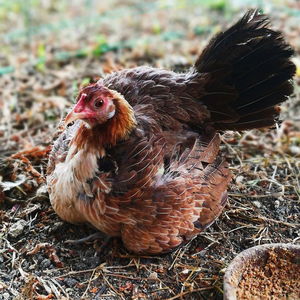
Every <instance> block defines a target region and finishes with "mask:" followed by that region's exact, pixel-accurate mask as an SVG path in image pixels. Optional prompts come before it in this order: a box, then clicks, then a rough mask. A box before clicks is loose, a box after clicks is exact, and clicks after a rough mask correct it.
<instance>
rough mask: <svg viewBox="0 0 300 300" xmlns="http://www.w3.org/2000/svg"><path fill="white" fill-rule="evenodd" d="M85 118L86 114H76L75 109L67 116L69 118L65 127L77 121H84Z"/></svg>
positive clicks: (66, 119)
mask: <svg viewBox="0 0 300 300" xmlns="http://www.w3.org/2000/svg"><path fill="white" fill-rule="evenodd" d="M84 116H85V114H84V113H76V112H74V109H73V110H71V111H70V112H69V113H68V114H67V116H66V118H65V125H66V126H67V125H69V124H70V123H72V122H74V121H76V120H79V119H82V118H84Z"/></svg>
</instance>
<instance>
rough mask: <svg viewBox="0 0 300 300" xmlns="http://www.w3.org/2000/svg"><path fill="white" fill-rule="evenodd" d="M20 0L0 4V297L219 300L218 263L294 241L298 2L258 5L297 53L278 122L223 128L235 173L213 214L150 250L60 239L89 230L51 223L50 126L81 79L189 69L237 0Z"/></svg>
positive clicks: (233, 16) (238, 11) (299, 169)
mask: <svg viewBox="0 0 300 300" xmlns="http://www.w3.org/2000/svg"><path fill="white" fill-rule="evenodd" d="M31 2H32V3H31V5H27V6H26V4H24V1H16V0H15V1H11V2H9V1H7V2H2V3H0V20H1V22H0V23H1V26H0V32H1V33H2V35H3V38H2V40H1V42H0V43H1V49H2V51H1V55H0V62H1V67H0V74H1V76H0V145H1V147H0V224H1V226H0V300H9V299H24V300H27V299H39V300H42V299H169V300H171V299H222V290H223V287H222V280H223V274H224V271H225V270H226V267H227V265H228V264H229V262H230V261H231V260H232V259H233V258H234V257H235V255H237V254H238V253H239V252H241V251H242V250H244V249H246V248H249V247H252V246H254V245H259V244H264V243H270V242H272V243H274V242H284V243H298V244H299V243H300V183H299V180H300V179H299V177H300V175H299V174H300V159H299V158H300V38H299V36H300V28H299V22H300V6H299V3H298V2H297V1H286V2H283V1H276V4H274V3H273V2H269V1H266V2H264V3H262V2H261V1H257V5H260V6H261V7H262V8H263V10H264V11H265V12H266V13H269V14H270V16H271V19H272V23H273V25H274V27H275V28H278V29H280V30H282V31H283V32H284V35H285V36H286V39H287V40H288V41H289V42H290V43H291V45H292V46H293V47H294V49H295V51H296V56H295V58H294V59H295V63H296V64H297V66H298V68H297V76H296V77H295V94H294V95H293V96H292V97H291V99H290V100H289V101H288V102H287V103H285V104H284V106H283V110H282V119H283V120H284V121H283V122H282V123H281V124H278V126H277V127H276V128H275V129H272V130H261V131H258V130H253V131H249V132H244V133H233V132H226V133H224V134H223V136H222V139H223V146H222V150H223V153H226V156H227V158H228V162H229V164H230V167H231V170H232V171H233V173H234V175H235V177H234V179H233V180H232V183H231V185H230V190H229V201H228V204H227V205H226V208H225V210H224V212H223V213H222V215H221V216H220V218H219V219H218V220H217V221H216V222H215V223H214V224H213V225H212V226H211V227H210V228H209V229H208V230H207V231H206V232H204V233H202V234H200V235H199V236H198V237H197V238H195V239H194V240H193V241H191V242H190V243H189V244H188V245H186V246H184V247H183V248H180V249H178V250H176V251H175V252H173V253H170V254H166V255H161V256H154V257H138V256H135V255H132V254H131V253H128V252H127V251H126V249H125V248H124V247H123V245H122V243H121V242H120V240H118V239H112V240H111V241H110V243H109V244H108V245H107V246H106V247H105V249H101V251H100V248H101V245H102V241H101V240H99V241H96V242H89V243H85V244H82V245H78V246H73V245H69V244H67V243H66V241H67V240H69V239H78V238H82V237H85V236H87V235H88V234H91V233H93V232H94V231H93V229H90V228H89V227H88V226H75V225H71V224H67V223H65V222H63V221H61V220H60V219H59V217H58V216H57V215H56V214H55V213H54V211H53V209H52V208H51V206H50V203H49V198H48V195H47V192H46V186H45V169H46V165H47V154H48V153H49V150H50V147H51V144H52V142H53V138H54V136H55V131H56V128H57V126H58V124H59V122H60V121H61V120H62V118H63V117H64V116H65V114H66V111H67V110H68V109H69V108H70V107H71V106H72V104H73V103H74V99H75V96H76V92H77V90H78V88H79V86H80V85H82V84H85V83H87V82H90V81H93V80H96V79H97V78H99V77H101V76H104V75H105V74H106V73H109V72H112V71H114V70H117V69H121V68H125V67H132V66H137V65H143V64H147V65H152V66H158V67H164V68H169V69H173V70H177V71H182V70H185V69H187V68H189V67H190V66H191V65H192V63H193V62H194V61H195V58H196V57H197V55H198V54H199V53H200V52H201V49H203V47H204V45H205V44H206V43H207V40H208V38H210V37H211V36H212V35H213V34H214V33H216V32H218V31H220V30H221V29H222V28H224V27H225V26H226V25H228V24H231V23H232V21H233V20H237V19H238V18H239V17H240V16H241V15H242V14H243V13H244V12H245V11H246V8H247V7H248V6H247V5H246V4H245V5H243V4H239V2H242V3H246V1H220V0H218V1H213V0H210V1H208V0H207V1H202V2H201V5H200V1H197V0H193V1H190V2H188V1H180V0H177V1H175V0H174V1H162V0H161V1H153V2H152V1H149V2H146V3H144V4H141V2H140V1H134V0H127V1H121V0H119V1H118V0H114V1H107V2H106V1H105V2H106V3H105V4H103V3H102V4H101V2H100V1H99V2H97V3H96V1H92V0H90V1H83V0H77V1H74V3H73V4H70V3H69V2H68V1H41V2H39V1H31ZM103 2H104V1H103ZM22 3H23V4H22ZM108 3H109V4H108ZM251 3H252V7H253V6H254V3H255V2H253V1H252V2H251Z"/></svg>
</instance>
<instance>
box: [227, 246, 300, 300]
mask: <svg viewBox="0 0 300 300" xmlns="http://www.w3.org/2000/svg"><path fill="white" fill-rule="evenodd" d="M274 249H285V250H291V251H292V252H293V253H297V254H299V256H300V244H292V243H271V244H262V245H258V246H254V247H251V248H248V249H246V250H244V251H242V252H240V253H239V254H238V255H237V256H236V257H235V258H234V259H233V260H232V261H231V262H230V263H229V265H228V267H227V268H226V271H225V275H224V280H223V291H224V294H223V299H224V300H237V297H236V292H237V287H238V284H239V281H238V277H237V276H236V273H241V271H242V268H243V265H245V262H246V261H248V260H249V259H251V258H252V257H257V258H260V257H262V255H263V254H264V253H266V251H268V250H274ZM233 277H235V278H233Z"/></svg>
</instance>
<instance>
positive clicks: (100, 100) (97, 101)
mask: <svg viewBox="0 0 300 300" xmlns="http://www.w3.org/2000/svg"><path fill="white" fill-rule="evenodd" d="M103 104H104V102H103V100H102V99H99V100H96V101H95V102H94V107H95V108H100V107H101V106H103Z"/></svg>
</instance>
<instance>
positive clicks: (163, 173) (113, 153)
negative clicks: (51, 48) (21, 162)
mask: <svg viewBox="0 0 300 300" xmlns="http://www.w3.org/2000/svg"><path fill="white" fill-rule="evenodd" d="M292 54H293V51H292V50H291V48H290V47H289V46H288V45H287V44H286V43H285V42H284V40H283V37H282V35H281V33H279V32H277V31H273V30H271V29H270V28H269V22H268V19H267V18H266V16H265V15H260V14H258V12H257V11H253V10H252V11H249V12H248V13H247V14H246V15H245V16H244V17H243V18H242V19H241V20H240V21H238V22H237V23H236V24H235V25H233V26H232V27H231V28H229V29H228V30H227V31H225V32H223V33H220V34H218V35H217V36H216V37H215V38H214V39H213V40H212V41H211V42H210V44H209V45H208V46H207V47H206V48H205V50H204V51H203V53H202V54H201V55H200V57H199V58H198V60H197V61H196V63H195V66H194V67H193V68H192V69H191V70H190V71H189V72H187V73H184V74H177V73H174V72H172V71H166V70H161V69H155V68H151V67H138V68H134V69H128V70H122V71H119V72H116V73H113V74H111V75H109V76H107V77H105V78H104V79H102V80H100V81H99V82H98V83H97V84H96V85H93V86H92V87H91V90H96V91H97V88H98V87H97V86H103V87H105V89H106V90H109V92H110V93H113V94H114V106H115V107H116V113H115V115H114V116H113V117H112V118H110V119H108V120H107V121H106V122H105V123H102V124H96V125H95V126H93V127H88V126H86V124H85V122H84V121H81V120H78V121H76V122H75V123H74V124H73V125H72V126H70V127H67V128H66V129H65V130H64V131H63V132H62V133H61V135H60V136H59V138H58V139H57V140H56V141H55V143H54V146H53V149H52V153H51V155H50V157H49V165H48V177H47V182H48V189H49V195H50V200H51V203H52V205H53V207H54V209H55V211H56V212H57V213H58V214H59V215H60V216H61V218H63V219H64V220H66V221H69V222H72V223H81V222H88V223H90V224H92V225H93V226H94V227H95V228H97V229H98V230H101V231H103V232H105V233H106V234H108V235H111V236H120V237H121V238H122V240H123V242H124V245H125V246H126V248H128V249H129V250H131V251H133V252H136V253H148V254H158V253H163V252H167V251H171V250H173V249H175V248H176V247H178V246H180V245H181V244H183V243H185V242H187V241H189V240H190V239H192V238H193V237H195V236H196V235H197V234H198V233H199V232H201V231H202V230H204V229H205V228H207V227H208V226H209V225H210V224H211V223H212V222H213V221H214V220H215V219H216V218H217V217H218V216H219V215H220V213H221V212H222V209H223V207H224V205H225V204H226V200H227V186H228V183H229V181H230V179H231V173H230V171H229V170H228V166H227V163H226V162H225V160H224V158H222V156H221V155H220V154H219V147H220V137H219V134H218V133H217V130H218V129H222V130H223V129H234V130H244V129H251V128H259V127H263V126H272V125H273V124H274V122H275V120H276V118H277V116H278V114H279V107H278V104H280V103H281V102H282V101H284V100H285V99H286V98H287V97H288V96H289V95H290V94H291V93H292V84H291V78H292V76H293V74H294V72H295V66H294V65H293V64H292V62H291V61H290V57H291V55H292Z"/></svg>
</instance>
